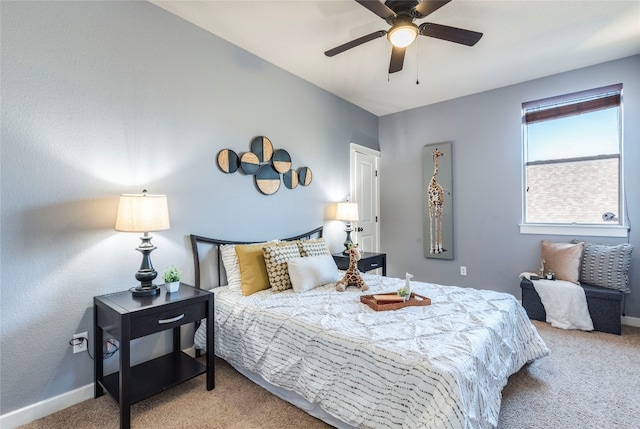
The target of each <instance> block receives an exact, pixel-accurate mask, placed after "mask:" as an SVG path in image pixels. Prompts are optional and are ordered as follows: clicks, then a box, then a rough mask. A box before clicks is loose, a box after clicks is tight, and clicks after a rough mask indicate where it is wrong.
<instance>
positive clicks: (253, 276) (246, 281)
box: [236, 243, 270, 296]
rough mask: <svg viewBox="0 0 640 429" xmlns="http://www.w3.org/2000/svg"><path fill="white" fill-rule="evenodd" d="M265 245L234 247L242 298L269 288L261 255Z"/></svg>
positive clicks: (265, 267)
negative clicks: (238, 267)
mask: <svg viewBox="0 0 640 429" xmlns="http://www.w3.org/2000/svg"><path fill="white" fill-rule="evenodd" d="M265 245H266V243H259V244H237V245H236V254H237V255H238V265H239V266H240V279H241V283H242V284H241V288H242V295H244V296H247V295H251V294H252V293H255V292H258V291H261V290H264V289H269V287H270V286H269V277H268V276H267V266H266V264H265V262H264V254H263V253H262V248H263V247H264V246H265Z"/></svg>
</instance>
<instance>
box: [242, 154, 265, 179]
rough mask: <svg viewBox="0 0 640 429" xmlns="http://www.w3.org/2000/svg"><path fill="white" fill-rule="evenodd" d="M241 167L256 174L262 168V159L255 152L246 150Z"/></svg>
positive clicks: (248, 172) (247, 172) (246, 171)
mask: <svg viewBox="0 0 640 429" xmlns="http://www.w3.org/2000/svg"><path fill="white" fill-rule="evenodd" d="M240 167H241V168H242V171H244V172H245V173H246V174H251V175H253V174H256V173H257V172H258V170H260V161H259V160H258V157H257V156H256V154H255V153H253V152H245V153H243V154H242V157H241V158H240Z"/></svg>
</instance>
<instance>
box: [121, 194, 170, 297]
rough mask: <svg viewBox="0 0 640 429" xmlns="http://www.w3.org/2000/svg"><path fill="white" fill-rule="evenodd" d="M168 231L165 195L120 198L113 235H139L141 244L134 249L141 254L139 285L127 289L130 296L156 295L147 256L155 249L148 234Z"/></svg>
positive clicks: (154, 275) (157, 291) (154, 272)
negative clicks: (125, 233) (114, 233)
mask: <svg viewBox="0 0 640 429" xmlns="http://www.w3.org/2000/svg"><path fill="white" fill-rule="evenodd" d="M165 229H169V208H168V206H167V196H166V195H150V194H147V190H146V189H145V190H143V191H142V194H122V195H120V204H119V205H118V217H117V219H116V231H124V232H142V233H143V235H142V237H140V240H141V241H142V242H141V243H140V245H139V246H138V247H137V248H136V250H137V251H139V252H140V253H142V264H141V265H140V269H139V270H138V272H137V273H136V279H137V280H138V281H140V285H139V286H136V287H133V288H131V289H130V290H131V293H132V294H133V296H149V295H156V294H158V293H159V292H160V288H159V287H158V286H157V285H154V284H153V280H154V279H155V278H156V277H157V276H158V273H157V272H156V270H154V269H153V265H152V264H151V252H152V251H154V250H155V249H156V247H155V246H154V245H153V244H151V238H152V237H151V236H150V235H149V232H150V231H162V230H165Z"/></svg>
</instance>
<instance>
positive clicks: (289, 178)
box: [282, 170, 298, 189]
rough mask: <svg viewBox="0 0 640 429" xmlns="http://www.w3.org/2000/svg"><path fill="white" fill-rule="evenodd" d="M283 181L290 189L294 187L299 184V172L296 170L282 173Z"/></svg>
mask: <svg viewBox="0 0 640 429" xmlns="http://www.w3.org/2000/svg"><path fill="white" fill-rule="evenodd" d="M282 181H283V182H284V186H286V187H287V188H288V189H294V188H295V187H297V186H298V172H297V171H296V170H289V171H287V172H286V173H284V174H283V175H282Z"/></svg>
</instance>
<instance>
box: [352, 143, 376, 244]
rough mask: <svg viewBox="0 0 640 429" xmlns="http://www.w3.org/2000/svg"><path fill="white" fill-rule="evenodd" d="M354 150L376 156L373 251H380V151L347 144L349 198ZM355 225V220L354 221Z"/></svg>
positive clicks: (353, 166)
mask: <svg viewBox="0 0 640 429" xmlns="http://www.w3.org/2000/svg"><path fill="white" fill-rule="evenodd" d="M356 152H360V153H363V154H365V155H369V156H373V157H375V158H376V172H377V174H376V177H375V181H376V204H375V210H376V213H377V217H378V221H377V222H376V231H375V234H376V242H375V249H374V252H380V222H381V218H380V151H379V150H376V149H371V148H370V147H366V146H362V145H359V144H357V143H350V144H349V195H350V196H351V198H352V197H353V195H354V194H355V189H356V174H355V171H356ZM356 225H357V222H356Z"/></svg>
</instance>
